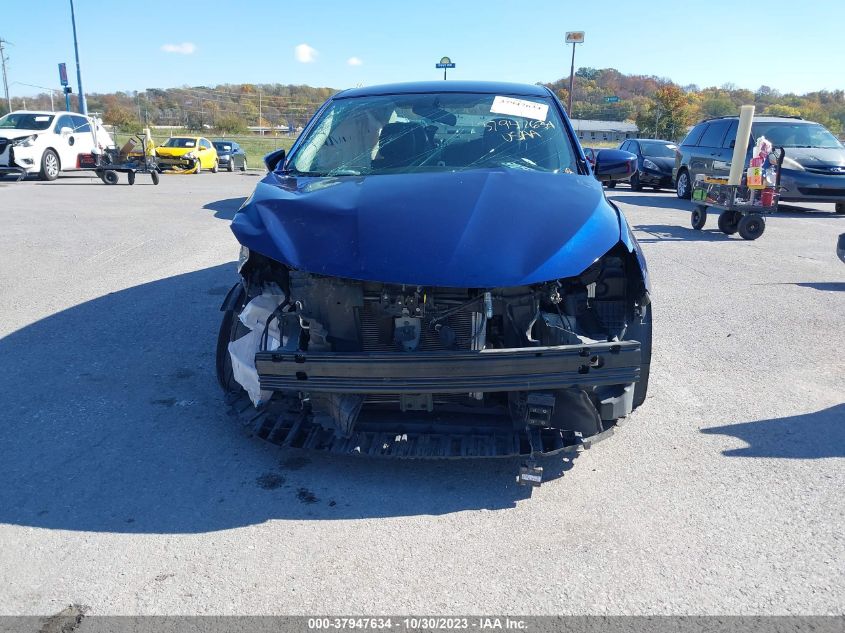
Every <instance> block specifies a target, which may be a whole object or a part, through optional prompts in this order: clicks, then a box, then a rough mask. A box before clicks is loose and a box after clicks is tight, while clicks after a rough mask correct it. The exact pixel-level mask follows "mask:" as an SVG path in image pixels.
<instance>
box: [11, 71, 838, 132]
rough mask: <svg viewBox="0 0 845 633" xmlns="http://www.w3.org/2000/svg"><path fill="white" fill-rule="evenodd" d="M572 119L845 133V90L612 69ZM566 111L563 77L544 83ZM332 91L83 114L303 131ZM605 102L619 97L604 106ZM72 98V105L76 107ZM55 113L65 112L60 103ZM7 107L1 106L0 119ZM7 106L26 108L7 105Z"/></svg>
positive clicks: (256, 91)
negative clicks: (724, 123)
mask: <svg viewBox="0 0 845 633" xmlns="http://www.w3.org/2000/svg"><path fill="white" fill-rule="evenodd" d="M575 75H576V79H575V89H574V94H573V96H572V97H573V98H572V112H571V113H570V116H571V117H572V118H578V119H599V120H607V121H632V122H635V123H636V124H637V126H638V127H639V129H640V133H641V134H642V135H643V136H650V137H653V138H666V139H672V140H678V139H680V138H681V137H683V136H684V134H685V132H686V130H687V128H688V127H689V126H690V125H692V124H694V123H696V122H698V121H700V120H701V119H704V118H708V117H715V116H725V115H732V114H737V113H738V112H739V107H740V106H741V105H745V104H754V105H755V106H756V112H757V114H771V115H781V116H801V117H803V118H805V119H809V120H813V121H816V122H818V123H821V124H823V125H824V126H825V127H827V128H828V129H829V130H831V131H832V132H833V133H834V134H839V135H841V134H842V133H843V131H845V91H843V90H832V91H829V90H821V91H817V92H810V93H807V94H804V95H797V94H793V93H787V94H782V93H780V92H779V91H778V90H776V89H774V88H772V87H770V86H760V87H759V88H758V89H757V90H754V91H752V90H747V89H745V88H738V87H737V86H735V85H733V84H730V83H726V84H723V85H722V86H719V87H716V86H711V87H707V88H700V87H699V86H697V85H695V84H691V85H686V86H680V85H678V84H676V83H674V82H672V81H671V80H669V79H665V78H661V77H655V76H650V75H626V74H623V73H620V72H619V71H618V70H616V69H614V68H602V69H596V68H579V69H578V71H577V72H576V73H575ZM545 85H547V86H548V87H549V88H550V89H552V90H553V91H554V92H555V93H556V94H557V96H558V97H559V98H560V99H561V101H562V102H563V103H564V104H565V103H566V102H567V99H568V96H569V78H568V77H564V78H561V79H558V80H557V81H554V82H551V83H548V84H545ZM335 92H337V91H336V90H335V89H333V88H326V87H322V88H315V87H312V86H305V85H285V84H220V85H216V86H213V87H212V86H182V87H179V88H166V89H158V88H150V89H147V90H144V91H140V92H113V93H92V94H88V95H86V96H87V99H88V109H89V111H91V112H96V113H98V114H99V115H100V116H102V118H103V120H104V121H105V122H106V123H108V124H110V125H116V126H118V127H119V128H121V129H124V130H132V129H136V128H140V127H142V126H143V125H145V124H150V125H174V126H180V127H185V128H189V129H195V130H200V129H206V128H208V127H212V128H215V129H217V130H219V131H221V132H224V133H228V134H237V133H243V132H246V131H247V128H248V127H249V126H264V127H267V128H274V127H276V126H283V127H287V128H289V129H296V128H298V127H301V126H303V125H304V124H305V123H306V122H307V121H308V119H309V118H310V117H311V115H312V114H313V113H314V111H315V110H316V109H317V108H318V107H319V106H320V104H321V103H323V101H325V100H326V99H327V98H328V97H329V96H331V95H332V94H334V93H335ZM605 97H618V98H619V101H618V102H614V103H608V102H607V101H606V100H605ZM75 100H76V96H75V95H73V97H72V102H73V103H74V105H75ZM57 106H58V107H60V108H61V107H63V104H61V105H59V104H57ZM4 107H5V102H3V104H2V105H0V114H3V113H5V110H4V109H3V108H4ZM12 107H13V108H14V109H19V108H23V107H24V103H23V99H21V98H15V99H13V104H12ZM25 107H27V108H29V109H43V110H46V109H49V107H50V97H49V95H47V94H41V95H38V96H36V97H31V98H27V99H26V104H25Z"/></svg>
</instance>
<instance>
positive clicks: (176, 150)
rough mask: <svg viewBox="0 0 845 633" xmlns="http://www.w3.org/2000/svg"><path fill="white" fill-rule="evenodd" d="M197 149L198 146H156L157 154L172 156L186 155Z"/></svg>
mask: <svg viewBox="0 0 845 633" xmlns="http://www.w3.org/2000/svg"><path fill="white" fill-rule="evenodd" d="M195 151H197V148H196V147H156V155H158V156H167V157H170V158H174V157H179V156H184V155H185V154H190V153H191V152H195Z"/></svg>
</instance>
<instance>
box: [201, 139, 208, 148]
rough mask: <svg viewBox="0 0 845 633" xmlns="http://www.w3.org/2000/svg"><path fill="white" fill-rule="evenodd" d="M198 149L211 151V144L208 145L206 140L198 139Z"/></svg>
mask: <svg viewBox="0 0 845 633" xmlns="http://www.w3.org/2000/svg"><path fill="white" fill-rule="evenodd" d="M200 147H204V148H205V149H211V143H209V142H208V141H207V140H206V139H204V138H201V139H200Z"/></svg>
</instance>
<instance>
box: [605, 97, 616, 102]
mask: <svg viewBox="0 0 845 633" xmlns="http://www.w3.org/2000/svg"><path fill="white" fill-rule="evenodd" d="M604 102H605V103H618V102H619V97H605V98H604Z"/></svg>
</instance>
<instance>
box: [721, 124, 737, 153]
mask: <svg viewBox="0 0 845 633" xmlns="http://www.w3.org/2000/svg"><path fill="white" fill-rule="evenodd" d="M738 127H739V121H731V126H730V127H729V128H728V133H727V134H725V140H724V141H723V142H722V147H725V148H730V146H731V143H733V142H734V141H736V130H737V128H738Z"/></svg>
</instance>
